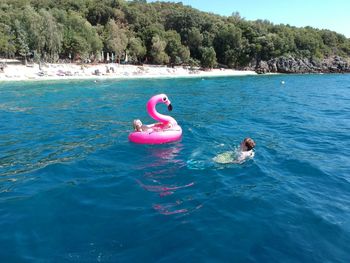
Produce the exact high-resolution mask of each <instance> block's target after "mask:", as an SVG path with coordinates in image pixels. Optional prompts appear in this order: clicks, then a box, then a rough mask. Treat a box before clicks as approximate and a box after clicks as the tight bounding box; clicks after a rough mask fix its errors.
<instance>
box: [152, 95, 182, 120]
mask: <svg viewBox="0 0 350 263" xmlns="http://www.w3.org/2000/svg"><path fill="white" fill-rule="evenodd" d="M156 105H157V101H154V100H151V101H149V102H148V103H147V112H148V114H149V115H150V116H151V117H152V118H153V119H155V120H156V121H159V122H162V123H172V124H177V122H176V120H175V119H174V118H173V117H170V116H168V115H164V114H161V113H159V112H157V110H156Z"/></svg>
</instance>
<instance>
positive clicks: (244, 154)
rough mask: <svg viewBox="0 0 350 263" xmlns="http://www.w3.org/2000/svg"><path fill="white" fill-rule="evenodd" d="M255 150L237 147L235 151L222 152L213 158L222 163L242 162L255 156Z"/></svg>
mask: <svg viewBox="0 0 350 263" xmlns="http://www.w3.org/2000/svg"><path fill="white" fill-rule="evenodd" d="M254 154H255V153H254V151H253V150H250V151H242V150H241V149H239V148H237V149H236V150H234V151H227V152H224V153H220V154H218V155H216V156H215V157H214V158H213V161H214V162H216V163H221V164H229V163H237V164H242V163H244V162H245V161H247V160H249V159H252V158H254Z"/></svg>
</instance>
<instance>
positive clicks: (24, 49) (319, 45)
mask: <svg viewBox="0 0 350 263" xmlns="http://www.w3.org/2000/svg"><path fill="white" fill-rule="evenodd" d="M232 8H233V10H234V6H232ZM262 16H263V14H262ZM107 54H108V58H109V59H110V60H111V59H113V60H116V61H120V60H123V59H125V56H126V54H127V56H128V60H129V62H131V63H151V64H167V65H181V64H187V65H198V66H202V67H206V68H212V67H215V66H216V65H219V66H221V67H229V68H244V67H246V66H247V65H251V64H254V63H255V64H257V63H259V62H260V61H268V60H270V59H273V58H278V57H281V56H293V57H295V58H300V59H303V58H308V59H324V58H327V57H330V56H335V55H336V56H340V57H346V58H348V57H350V39H347V38H346V37H345V36H344V35H341V34H338V33H336V32H332V31H329V30H319V29H314V28H311V27H305V28H296V27H293V26H290V25H274V24H272V23H271V22H269V21H266V20H257V21H247V20H245V19H244V18H242V17H240V15H239V14H238V13H233V14H232V15H231V16H229V17H224V16H219V15H215V14H212V13H206V12H201V11H199V10H196V9H194V8H191V7H189V6H185V5H183V4H182V3H165V2H155V3H147V1H145V0H134V1H125V0H1V1H0V56H1V57H6V58H14V57H18V58H19V57H20V58H22V59H23V61H27V60H28V59H31V60H33V61H36V62H38V61H46V62H57V61H59V60H62V59H71V60H74V61H83V62H84V61H105V60H106V59H107Z"/></svg>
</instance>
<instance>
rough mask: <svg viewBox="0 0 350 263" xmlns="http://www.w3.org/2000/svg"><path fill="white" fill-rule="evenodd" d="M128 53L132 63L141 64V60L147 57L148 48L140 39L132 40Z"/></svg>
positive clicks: (133, 38) (134, 38)
mask: <svg viewBox="0 0 350 263" xmlns="http://www.w3.org/2000/svg"><path fill="white" fill-rule="evenodd" d="M128 53H129V55H130V56H131V61H133V62H140V61H141V59H142V58H143V57H144V56H145V55H146V48H145V46H144V45H143V43H142V40H141V39H140V38H137V37H132V38H130V40H129V44H128Z"/></svg>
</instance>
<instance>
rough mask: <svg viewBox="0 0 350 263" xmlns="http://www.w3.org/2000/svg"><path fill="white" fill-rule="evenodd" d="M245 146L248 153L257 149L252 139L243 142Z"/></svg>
mask: <svg viewBox="0 0 350 263" xmlns="http://www.w3.org/2000/svg"><path fill="white" fill-rule="evenodd" d="M243 143H244V145H245V146H246V147H247V149H248V151H250V150H251V149H253V148H254V147H255V142H254V140H253V139H252V138H245V139H244V140H243Z"/></svg>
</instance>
